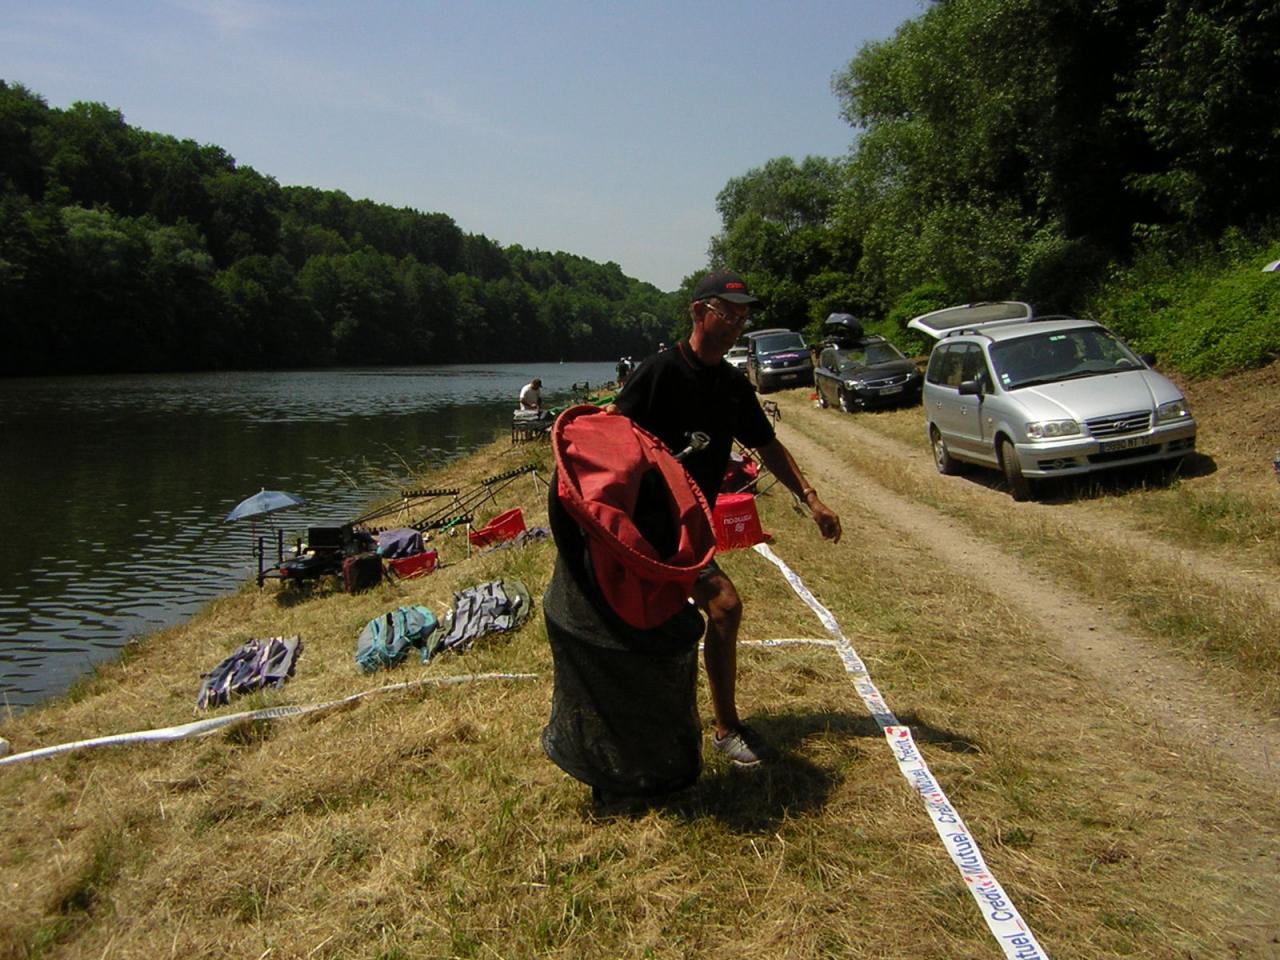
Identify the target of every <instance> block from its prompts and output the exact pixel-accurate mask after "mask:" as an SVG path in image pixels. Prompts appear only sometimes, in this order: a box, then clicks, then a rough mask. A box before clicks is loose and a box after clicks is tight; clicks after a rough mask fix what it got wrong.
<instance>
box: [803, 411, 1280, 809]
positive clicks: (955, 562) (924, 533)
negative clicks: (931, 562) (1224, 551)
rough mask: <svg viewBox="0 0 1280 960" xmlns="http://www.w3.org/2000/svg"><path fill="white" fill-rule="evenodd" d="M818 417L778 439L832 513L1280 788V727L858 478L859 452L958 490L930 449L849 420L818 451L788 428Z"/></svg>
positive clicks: (1190, 743)
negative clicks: (894, 535)
mask: <svg viewBox="0 0 1280 960" xmlns="http://www.w3.org/2000/svg"><path fill="white" fill-rule="evenodd" d="M792 409H795V413H794V414H792ZM814 415H817V411H814ZM822 415H825V416H827V417H830V416H831V414H830V413H825V414H822ZM808 416H810V414H809V413H808V411H806V410H804V409H802V408H790V405H789V409H788V416H787V417H784V419H783V421H782V423H781V424H780V425H779V436H780V437H781V439H782V440H783V442H785V443H786V444H787V446H788V447H789V448H790V449H791V450H792V452H793V453H794V454H795V455H796V459H797V460H798V461H799V462H800V463H801V464H802V465H804V468H805V471H806V474H807V476H808V477H809V479H810V480H811V481H812V482H813V483H814V485H815V486H818V487H819V488H820V489H822V490H823V491H824V499H825V500H826V501H827V502H828V503H829V504H835V505H841V504H845V505H847V504H850V503H855V502H856V503H857V504H858V505H859V508H860V509H862V510H865V511H867V512H868V513H871V514H874V515H875V516H877V517H879V519H880V520H881V521H882V522H883V523H884V524H885V525H886V526H887V527H889V528H891V529H894V530H897V531H899V532H901V533H902V534H904V535H906V536H908V537H910V538H911V540H912V541H913V542H914V543H915V544H916V545H917V547H918V549H920V550H922V551H927V552H929V553H931V554H932V555H933V556H934V557H935V558H936V559H937V560H939V561H941V562H942V563H943V564H945V565H947V566H949V567H951V568H953V569H954V570H955V572H956V575H957V576H959V577H964V578H966V579H972V580H977V581H979V582H981V583H982V584H983V585H984V587H985V588H986V589H989V590H991V591H992V592H995V593H997V594H999V595H1000V596H1002V597H1004V598H1005V599H1006V601H1007V602H1008V603H1009V604H1010V605H1012V606H1014V607H1016V608H1017V609H1018V610H1019V612H1020V613H1021V614H1022V615H1023V616H1025V617H1026V618H1027V619H1028V620H1029V621H1031V622H1033V623H1035V624H1037V625H1038V627H1039V629H1040V630H1041V631H1042V633H1043V635H1044V636H1045V637H1046V638H1048V639H1050V640H1051V641H1052V642H1053V644H1054V646H1055V648H1056V649H1057V651H1058V652H1059V653H1060V655H1061V656H1062V657H1063V659H1064V660H1065V661H1066V662H1068V663H1070V664H1071V665H1073V666H1074V667H1076V668H1078V669H1079V670H1081V671H1082V672H1084V673H1086V674H1087V675H1089V676H1090V677H1092V678H1093V680H1094V681H1095V682H1096V683H1097V685H1098V687H1099V689H1101V690H1103V691H1105V692H1106V693H1107V694H1108V695H1109V696H1111V697H1113V698H1115V699H1117V700H1119V701H1122V702H1123V703H1124V704H1125V705H1126V706H1127V707H1128V708H1130V709H1132V710H1133V711H1134V713H1135V714H1136V715H1138V716H1140V717H1142V718H1143V719H1145V720H1146V721H1148V722H1150V723H1152V724H1153V725H1155V726H1156V727H1157V728H1158V729H1160V730H1161V731H1163V732H1164V733H1165V735H1166V736H1167V737H1168V738H1169V740H1170V741H1171V742H1174V743H1176V744H1177V745H1179V746H1180V747H1181V748H1183V749H1187V750H1198V751H1207V752H1209V753H1211V754H1212V755H1213V756H1214V757H1215V758H1216V759H1217V760H1218V761H1220V763H1221V764H1222V765H1223V766H1225V767H1226V768H1228V769H1230V770H1231V771H1232V772H1233V773H1234V774H1235V775H1237V776H1238V777H1240V778H1241V779H1244V780H1250V781H1253V782H1255V783H1257V784H1258V785H1260V786H1262V787H1264V788H1266V789H1269V790H1272V791H1274V790H1277V789H1280V721H1277V720H1275V719H1270V718H1267V717H1264V716H1262V715H1260V714H1259V713H1258V712H1257V711H1256V710H1253V709H1252V708H1251V707H1250V706H1249V705H1248V704H1245V703H1241V702H1239V701H1238V698H1235V697H1233V696H1232V695H1230V694H1229V693H1224V692H1222V691H1220V690H1215V689H1214V688H1213V686H1212V684H1211V682H1210V681H1209V680H1208V679H1207V678H1206V677H1205V675H1203V674H1202V673H1201V672H1200V671H1198V670H1197V669H1196V668H1195V667H1194V666H1192V665H1190V664H1188V663H1187V662H1186V661H1185V660H1182V659H1180V658H1178V657H1177V656H1175V655H1173V654H1172V653H1169V652H1168V651H1166V650H1163V649H1161V648H1160V647H1159V646H1158V645H1157V644H1156V643H1154V642H1152V641H1150V640H1148V639H1146V638H1144V637H1142V636H1141V635H1140V634H1139V633H1138V631H1137V630H1136V629H1135V628H1134V627H1133V625H1132V624H1130V623H1129V622H1128V620H1127V619H1126V618H1125V617H1123V616H1122V615H1120V614H1118V613H1115V612H1112V611H1109V610H1108V609H1106V607H1105V606H1104V605H1100V604H1099V603H1098V602H1097V601H1096V600H1091V599H1081V598H1080V597H1079V596H1078V595H1077V593H1076V592H1075V591H1074V590H1072V589H1070V588H1069V587H1068V586H1064V585H1062V584H1059V583H1056V582H1054V581H1053V580H1051V579H1049V578H1047V577H1045V576H1044V575H1043V573H1042V572H1041V571H1039V570H1036V569H1033V568H1032V567H1031V566H1030V565H1029V564H1027V563H1026V562H1025V561H1023V560H1020V559H1019V558H1018V557H1017V556H1015V555H1014V554H1012V553H1009V552H1006V551H1004V550H1001V549H1000V548H999V547H998V546H996V545H994V544H992V543H990V542H988V541H985V540H982V539H980V538H978V537H975V536H974V535H973V534H972V533H970V532H969V531H968V530H967V529H966V528H965V527H964V525H963V524H961V523H959V522H958V521H955V520H952V519H951V518H949V517H948V516H946V515H945V514H943V513H941V512H939V511H938V510H935V509H933V508H931V507H929V506H927V505H925V504H923V503H920V502H918V501H915V500H909V499H907V498H905V497H903V496H900V495H898V494H896V493H893V492H892V491H890V490H888V489H886V488H885V487H883V486H881V485H880V484H878V483H876V482H875V481H874V480H873V479H872V478H870V477H869V476H867V475H866V474H864V473H863V472H861V471H860V470H859V469H858V465H857V458H856V451H857V450H858V449H859V448H860V447H863V448H866V447H870V448H874V449H876V450H880V451H885V452H891V453H892V454H893V455H894V456H895V458H896V459H898V460H899V462H900V463H901V464H902V468H903V469H904V470H910V471H923V472H924V475H925V476H928V477H931V478H932V479H934V480H937V481H945V480H946V479H949V478H941V477H937V475H936V472H935V470H934V466H933V461H932V459H931V457H930V456H929V453H928V451H927V450H926V449H923V448H924V444H923V441H922V442H921V448H922V449H921V450H910V449H909V448H908V447H907V446H906V445H904V444H901V443H898V442H897V441H894V440H891V439H889V438H886V437H884V436H882V435H879V434H876V433H874V432H873V431H871V430H869V429H867V428H865V427H860V426H859V425H858V424H857V422H856V418H855V417H848V418H846V419H844V420H843V422H841V423H840V424H839V425H838V428H837V429H834V430H833V429H831V428H830V427H829V426H828V425H827V424H825V423H824V424H823V425H822V436H823V438H824V439H823V441H821V442H819V441H817V440H814V439H812V438H811V437H809V436H808V435H806V433H804V432H802V430H803V429H804V426H806V424H802V425H801V426H799V427H795V426H793V425H792V423H791V422H789V420H800V419H801V418H807V417H808ZM953 486H958V485H954V484H953ZM963 490H964V493H965V495H968V496H976V497H991V498H999V499H1000V500H1001V501H1003V502H1007V503H1009V504H1010V506H1011V507H1014V508H1017V509H1028V510H1053V509H1054V508H1053V507H1052V506H1051V505H1043V504H1034V503H1030V504H1013V503H1012V501H1009V499H1008V496H1007V495H1006V494H1005V493H1003V492H1001V491H997V490H987V489H984V488H981V487H976V486H969V487H965V488H963ZM846 509H847V507H846ZM1077 521H1078V522H1080V523H1084V524H1087V525H1088V526H1089V527H1090V528H1093V527H1095V526H1096V527H1097V529H1090V531H1089V532H1090V534H1091V535H1099V534H1106V533H1107V532H1108V530H1110V532H1111V533H1112V534H1113V535H1115V531H1114V523H1113V522H1111V521H1108V523H1107V524H1104V523H1102V522H1101V521H1100V520H1095V519H1094V518H1084V517H1079V516H1078V512H1076V513H1075V514H1073V520H1072V522H1077ZM1120 535H1122V536H1123V537H1124V542H1125V543H1126V544H1127V545H1130V546H1132V547H1133V549H1135V550H1136V551H1138V552H1141V551H1144V550H1148V551H1152V552H1155V553H1158V554H1159V555H1162V556H1169V555H1170V554H1174V555H1176V556H1177V558H1178V560H1179V562H1182V563H1185V564H1186V565H1187V566H1188V567H1189V568H1191V569H1193V570H1194V571H1195V572H1196V574H1197V575H1200V576H1205V577H1207V578H1210V579H1214V580H1219V579H1220V580H1222V581H1223V582H1226V581H1228V580H1229V579H1230V578H1232V577H1235V578H1240V577H1248V576H1251V577H1252V579H1251V582H1255V581H1256V582H1257V583H1258V585H1260V586H1262V587H1263V588H1265V589H1267V590H1268V591H1269V594H1268V599H1269V602H1273V603H1274V602H1275V600H1274V587H1272V586H1271V585H1270V584H1269V583H1262V582H1261V581H1258V578H1256V576H1253V575H1251V572H1249V571H1239V570H1233V569H1230V568H1229V567H1227V566H1225V565H1224V564H1222V563H1221V562H1220V561H1217V560H1214V559H1212V558H1203V557H1199V556H1197V555H1195V554H1194V553H1193V552H1191V551H1185V550H1183V551H1177V550H1175V549H1174V548H1172V547H1169V546H1167V545H1165V544H1161V543H1157V542H1155V541H1153V540H1152V539H1151V538H1150V537H1140V536H1138V535H1136V534H1135V533H1134V532H1133V531H1130V530H1124V531H1123V532H1122V533H1121V534H1120ZM1066 625H1070V628H1067V627H1066Z"/></svg>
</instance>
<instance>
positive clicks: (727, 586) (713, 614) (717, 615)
mask: <svg viewBox="0 0 1280 960" xmlns="http://www.w3.org/2000/svg"><path fill="white" fill-rule="evenodd" d="M700 586H701V587H703V590H702V591H701V592H702V596H699V597H697V598H696V599H697V600H698V602H699V604H700V605H701V606H702V608H703V609H704V610H706V612H707V616H708V617H710V618H711V620H712V622H713V623H715V624H716V625H717V626H732V627H736V626H737V625H738V624H739V623H740V622H741V620H742V598H741V597H740V596H738V590H737V588H736V587H734V585H733V581H732V580H730V579H729V578H728V577H726V576H724V574H720V575H719V576H718V577H716V578H714V579H713V580H710V581H708V582H704V583H702V584H700Z"/></svg>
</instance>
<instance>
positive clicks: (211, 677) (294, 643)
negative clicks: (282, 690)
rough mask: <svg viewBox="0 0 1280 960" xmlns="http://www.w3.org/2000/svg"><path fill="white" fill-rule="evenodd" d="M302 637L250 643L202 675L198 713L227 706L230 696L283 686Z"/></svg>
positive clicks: (289, 675)
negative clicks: (210, 708)
mask: <svg viewBox="0 0 1280 960" xmlns="http://www.w3.org/2000/svg"><path fill="white" fill-rule="evenodd" d="M300 653H302V638H301V637H268V638H267V639H265V640H250V641H249V642H248V643H245V644H243V645H241V646H240V647H239V648H238V649H237V650H236V651H235V652H234V653H232V654H231V656H229V657H227V658H226V659H225V660H223V661H222V662H221V663H220V664H218V665H217V666H216V667H214V668H213V669H212V670H210V671H209V672H208V673H206V674H202V682H201V684H200V693H199V696H197V698H196V706H198V707H199V708H200V709H201V710H207V709H208V708H209V707H216V706H221V705H222V704H225V703H229V702H230V700H231V695H232V694H243V693H249V692H251V691H253V690H260V689H262V688H263V687H266V686H272V687H277V688H279V687H283V686H284V682H285V681H286V680H288V679H289V678H290V677H291V676H293V671H294V667H295V666H296V665H297V662H298V655H299V654H300Z"/></svg>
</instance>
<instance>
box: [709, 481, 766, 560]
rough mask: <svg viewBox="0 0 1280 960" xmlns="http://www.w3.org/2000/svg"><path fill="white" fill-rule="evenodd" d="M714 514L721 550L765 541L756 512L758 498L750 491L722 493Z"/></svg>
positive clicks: (717, 540)
mask: <svg viewBox="0 0 1280 960" xmlns="http://www.w3.org/2000/svg"><path fill="white" fill-rule="evenodd" d="M714 516H715V528H716V548H717V549H719V550H737V549H739V548H741V547H750V546H753V545H755V544H757V543H763V542H764V541H765V535H764V531H763V530H761V529H760V517H759V515H758V514H757V513H756V498H755V497H753V496H752V495H751V494H749V493H722V494H720V496H718V497H717V498H716V508H715V513H714Z"/></svg>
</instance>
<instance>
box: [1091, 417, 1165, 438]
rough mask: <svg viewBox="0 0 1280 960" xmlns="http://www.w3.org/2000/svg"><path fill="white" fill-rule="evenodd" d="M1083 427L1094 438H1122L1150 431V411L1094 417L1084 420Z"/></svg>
mask: <svg viewBox="0 0 1280 960" xmlns="http://www.w3.org/2000/svg"><path fill="white" fill-rule="evenodd" d="M1084 423H1085V426H1087V427H1088V428H1089V433H1090V434H1091V435H1092V436H1094V437H1099V438H1106V437H1123V436H1124V435H1125V434H1129V433H1143V432H1145V431H1147V430H1150V429H1151V411H1150V410H1137V411H1135V412H1133V413H1119V414H1112V415H1111V416H1108V417H1095V418H1094V419H1093V420H1086V421H1085V422H1084Z"/></svg>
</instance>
